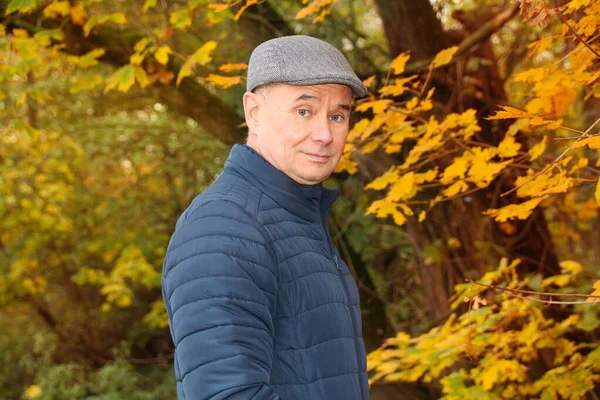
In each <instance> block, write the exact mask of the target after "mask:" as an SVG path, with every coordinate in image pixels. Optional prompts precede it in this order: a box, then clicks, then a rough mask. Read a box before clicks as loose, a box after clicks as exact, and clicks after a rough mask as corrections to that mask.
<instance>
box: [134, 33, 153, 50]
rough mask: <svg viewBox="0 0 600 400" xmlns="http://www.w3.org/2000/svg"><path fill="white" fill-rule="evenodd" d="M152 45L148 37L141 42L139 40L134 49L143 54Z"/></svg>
mask: <svg viewBox="0 0 600 400" xmlns="http://www.w3.org/2000/svg"><path fill="white" fill-rule="evenodd" d="M149 44H150V39H148V38H147V37H144V38H141V39H140V40H138V42H137V43H136V44H135V45H134V46H133V49H134V50H135V51H136V52H138V53H141V52H142V51H144V50H145V49H146V47H148V45H149Z"/></svg>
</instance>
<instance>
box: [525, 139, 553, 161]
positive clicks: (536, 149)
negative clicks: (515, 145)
mask: <svg viewBox="0 0 600 400" xmlns="http://www.w3.org/2000/svg"><path fill="white" fill-rule="evenodd" d="M547 142H548V136H544V138H543V139H542V141H541V142H540V143H538V144H536V145H535V146H533V147H532V148H531V149H529V152H528V153H529V156H530V157H531V158H530V160H531V161H533V160H536V159H538V158H539V157H540V156H541V155H542V154H544V151H545V150H546V143H547Z"/></svg>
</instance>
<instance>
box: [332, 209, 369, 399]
mask: <svg viewBox="0 0 600 400" xmlns="http://www.w3.org/2000/svg"><path fill="white" fill-rule="evenodd" d="M321 220H322V222H323V229H325V234H326V235H327V239H328V242H329V250H330V251H331V255H332V256H333V262H334V263H335V268H336V269H337V270H338V277H339V278H340V281H341V283H342V287H343V288H344V293H346V301H347V302H348V305H349V306H350V319H351V320H352V329H353V332H352V335H353V336H354V335H355V334H356V332H357V331H358V328H357V325H358V323H357V322H356V317H355V316H354V308H353V307H354V305H353V304H352V301H351V300H350V293H349V291H348V287H347V286H346V282H344V276H343V275H342V268H341V267H340V264H339V262H338V257H337V254H335V247H334V245H333V240H331V235H330V234H329V229H328V228H327V223H326V221H325V219H324V218H322V217H321ZM359 351H360V349H359V347H358V345H357V343H356V339H355V340H354V352H355V354H356V357H357V362H358V354H359ZM359 385H360V388H361V397H362V391H363V390H364V388H363V383H362V380H359Z"/></svg>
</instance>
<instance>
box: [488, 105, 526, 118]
mask: <svg viewBox="0 0 600 400" xmlns="http://www.w3.org/2000/svg"><path fill="white" fill-rule="evenodd" d="M500 107H502V108H503V110H502V111H496V115H492V116H489V117H485V119H487V120H492V119H509V118H531V117H534V115H532V114H530V113H528V112H525V111H521V110H519V109H517V108H514V107H509V106H500Z"/></svg>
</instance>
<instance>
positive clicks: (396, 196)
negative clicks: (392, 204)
mask: <svg viewBox="0 0 600 400" xmlns="http://www.w3.org/2000/svg"><path fill="white" fill-rule="evenodd" d="M416 193H417V187H416V185H415V173H414V172H409V173H406V174H404V175H402V176H401V177H400V179H399V180H398V181H397V182H395V183H394V184H393V185H392V187H391V188H390V192H389V194H388V197H389V198H390V199H391V200H392V201H399V200H408V199H410V198H412V197H414V195H415V194H416Z"/></svg>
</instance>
